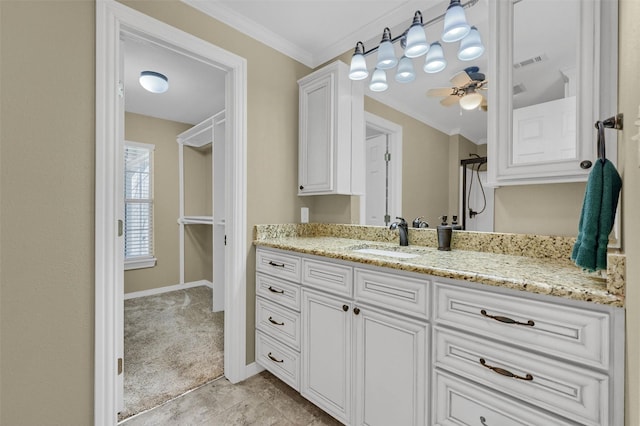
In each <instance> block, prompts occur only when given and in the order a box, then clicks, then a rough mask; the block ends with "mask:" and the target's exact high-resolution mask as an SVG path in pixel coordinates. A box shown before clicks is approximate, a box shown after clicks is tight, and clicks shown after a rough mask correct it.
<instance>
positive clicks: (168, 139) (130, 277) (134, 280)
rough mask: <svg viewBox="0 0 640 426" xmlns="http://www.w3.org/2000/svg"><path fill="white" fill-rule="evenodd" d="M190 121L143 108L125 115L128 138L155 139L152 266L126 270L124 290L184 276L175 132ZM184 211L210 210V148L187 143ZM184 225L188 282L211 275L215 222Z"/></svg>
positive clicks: (155, 285) (164, 283) (162, 283)
mask: <svg viewBox="0 0 640 426" xmlns="http://www.w3.org/2000/svg"><path fill="white" fill-rule="evenodd" d="M191 127H192V125H191V124H186V123H177V122H174V121H168V120H161V119H159V118H154V117H148V116H144V115H140V114H133V113H127V114H126V115H125V139H126V140H128V141H132V142H142V143H149V144H154V145H155V151H154V155H153V160H154V179H153V185H154V188H153V189H154V191H153V192H154V194H153V195H154V214H153V220H154V252H155V256H156V259H157V263H156V266H154V267H153V268H143V269H132V270H129V271H125V273H124V292H125V293H132V292H135V291H143V290H149V289H154V288H159V287H165V286H170V285H175V284H178V283H179V282H180V259H179V246H178V244H179V242H178V223H177V219H178V216H179V206H178V200H179V185H178V183H179V182H178V144H177V143H176V136H177V135H178V134H180V133H182V132H184V131H185V130H187V129H189V128H191ZM184 154H185V155H184V163H185V187H186V188H185V189H186V194H185V205H186V207H185V213H186V214H191V215H211V149H210V148H208V149H194V148H185V152H184ZM186 228H187V229H186V231H185V282H190V281H197V280H209V281H211V280H212V279H213V278H212V275H213V272H212V259H211V253H212V240H211V236H212V231H211V226H206V225H189V226H187V227H186Z"/></svg>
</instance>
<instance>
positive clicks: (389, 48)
mask: <svg viewBox="0 0 640 426" xmlns="http://www.w3.org/2000/svg"><path fill="white" fill-rule="evenodd" d="M479 1H480V0H469V1H468V2H467V3H464V4H461V3H460V0H451V2H450V4H449V7H448V8H447V11H446V13H444V14H442V15H440V16H437V17H436V18H433V19H431V20H430V21H428V22H426V23H423V20H422V12H420V11H419V10H417V11H416V12H415V14H414V15H413V20H412V22H411V25H410V26H409V28H408V29H407V30H406V31H405V32H404V33H402V34H401V35H399V36H396V37H394V38H392V37H391V30H390V29H389V27H385V29H384V30H383V32H382V40H381V41H380V45H379V46H376V47H374V48H372V49H370V50H365V47H364V43H362V41H358V42H357V43H356V48H355V50H354V52H353V56H352V57H351V66H350V68H349V78H350V79H351V80H364V79H365V78H367V77H368V76H369V71H368V70H367V63H366V60H365V57H366V56H367V55H369V54H371V53H373V52H376V51H377V52H378V57H377V60H376V64H375V70H374V71H373V73H372V76H371V82H370V84H369V89H371V90H373V91H376V92H381V91H384V90H387V88H388V87H389V85H388V83H387V80H386V73H385V70H389V69H392V68H394V67H396V66H397V67H398V69H397V71H396V74H395V80H396V81H398V82H400V83H408V82H411V81H413V80H415V78H416V74H415V71H414V70H413V63H412V62H411V60H412V59H413V58H418V57H420V56H422V55H424V54H426V55H427V56H426V58H425V62H424V66H423V70H424V72H426V73H437V72H440V71H442V70H444V69H445V68H446V66H447V60H446V59H445V57H444V50H443V49H442V45H441V44H440V43H439V42H437V41H436V42H434V43H432V44H429V43H428V42H427V38H426V35H425V31H424V28H425V27H426V26H428V25H432V24H434V23H436V22H441V21H444V31H443V33H442V41H444V42H453V41H458V40H462V41H461V43H460V48H459V51H458V58H459V59H460V60H463V61H471V60H474V59H477V58H478V57H480V56H481V55H482V54H483V53H484V46H483V45H482V40H481V39H480V33H479V31H478V29H477V28H476V27H471V26H469V24H468V23H467V20H466V17H465V13H464V9H465V8H468V7H471V6H474V5H475V4H477V3H478V2H479ZM398 40H400V44H401V48H402V49H403V51H404V52H403V53H404V54H403V55H402V58H401V59H400V61H398V59H397V58H396V54H395V48H394V47H393V44H394V43H395V42H397V41H398Z"/></svg>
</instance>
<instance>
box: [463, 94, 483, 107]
mask: <svg viewBox="0 0 640 426" xmlns="http://www.w3.org/2000/svg"><path fill="white" fill-rule="evenodd" d="M482 99H483V97H482V95H481V94H480V93H478V92H476V91H475V90H472V91H470V92H468V93H467V94H466V95H464V96H463V97H461V98H460V107H462V109H466V110H472V109H476V108H478V107H479V106H480V104H481V103H482Z"/></svg>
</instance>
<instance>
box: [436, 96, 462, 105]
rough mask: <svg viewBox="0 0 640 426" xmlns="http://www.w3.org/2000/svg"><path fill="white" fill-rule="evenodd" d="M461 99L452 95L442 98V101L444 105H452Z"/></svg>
mask: <svg viewBox="0 0 640 426" xmlns="http://www.w3.org/2000/svg"><path fill="white" fill-rule="evenodd" d="M459 99H460V98H459V97H457V96H455V95H451V96H448V97H446V98H444V99H443V100H441V101H440V103H441V104H442V106H451V105H455V104H457V103H458V101H459Z"/></svg>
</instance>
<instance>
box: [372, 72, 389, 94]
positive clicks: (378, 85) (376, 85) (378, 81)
mask: <svg viewBox="0 0 640 426" xmlns="http://www.w3.org/2000/svg"><path fill="white" fill-rule="evenodd" d="M387 88H389V84H387V74H386V73H385V72H384V70H381V69H377V68H376V70H375V71H374V72H373V75H372V76H371V83H369V89H371V90H372V91H374V92H384V91H385V90H387Z"/></svg>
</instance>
